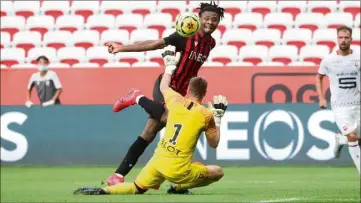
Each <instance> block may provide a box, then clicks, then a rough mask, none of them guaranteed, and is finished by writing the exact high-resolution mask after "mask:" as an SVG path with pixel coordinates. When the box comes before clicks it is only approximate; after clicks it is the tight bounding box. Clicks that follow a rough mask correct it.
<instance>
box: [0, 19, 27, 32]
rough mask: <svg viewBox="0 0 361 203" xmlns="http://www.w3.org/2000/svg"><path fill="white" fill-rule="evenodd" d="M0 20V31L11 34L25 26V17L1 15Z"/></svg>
mask: <svg viewBox="0 0 361 203" xmlns="http://www.w3.org/2000/svg"><path fill="white" fill-rule="evenodd" d="M0 20H1V23H0V28H1V31H3V32H8V33H9V34H10V35H11V36H13V35H14V34H15V33H17V32H19V31H22V30H24V28H25V18H24V17H22V16H3V17H1V18H0Z"/></svg>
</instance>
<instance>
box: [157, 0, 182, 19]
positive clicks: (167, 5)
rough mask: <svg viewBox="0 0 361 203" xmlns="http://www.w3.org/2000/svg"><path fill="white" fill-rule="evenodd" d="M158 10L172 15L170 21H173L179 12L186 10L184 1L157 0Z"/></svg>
mask: <svg viewBox="0 0 361 203" xmlns="http://www.w3.org/2000/svg"><path fill="white" fill-rule="evenodd" d="M157 8H158V11H160V12H161V13H167V14H169V15H171V16H172V22H174V21H175V19H176V17H177V15H178V14H179V13H183V12H184V11H185V10H186V2H185V1H158V6H157Z"/></svg>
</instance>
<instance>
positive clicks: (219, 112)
mask: <svg viewBox="0 0 361 203" xmlns="http://www.w3.org/2000/svg"><path fill="white" fill-rule="evenodd" d="M227 107H228V101H227V98H226V97H225V96H222V95H216V96H214V97H213V104H212V103H211V102H209V103H208V108H209V110H211V111H212V113H213V118H214V122H215V123H216V126H217V127H220V126H221V119H222V117H223V116H224V113H225V112H226V110H227Z"/></svg>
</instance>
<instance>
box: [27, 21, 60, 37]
mask: <svg viewBox="0 0 361 203" xmlns="http://www.w3.org/2000/svg"><path fill="white" fill-rule="evenodd" d="M26 28H27V29H28V30H30V31H36V32H39V33H40V34H41V35H42V36H44V34H45V33H46V32H48V31H52V30H53V29H54V18H53V17H52V16H31V17H29V18H28V20H27V22H26Z"/></svg>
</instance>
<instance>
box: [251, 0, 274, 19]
mask: <svg viewBox="0 0 361 203" xmlns="http://www.w3.org/2000/svg"><path fill="white" fill-rule="evenodd" d="M276 8H277V2H276V1H249V2H248V9H249V12H253V13H260V14H262V16H263V17H264V16H265V15H267V14H268V13H271V12H273V11H275V10H276Z"/></svg>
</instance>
